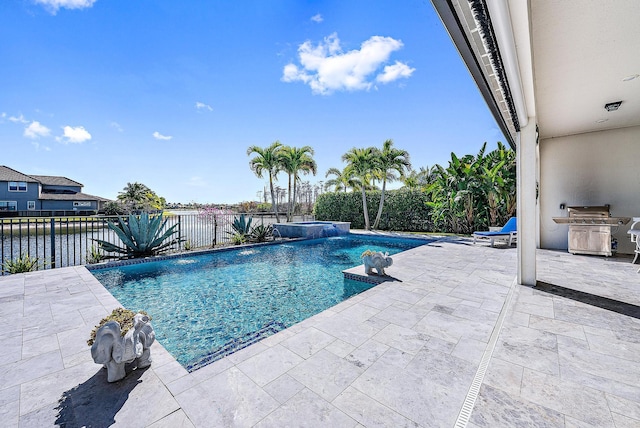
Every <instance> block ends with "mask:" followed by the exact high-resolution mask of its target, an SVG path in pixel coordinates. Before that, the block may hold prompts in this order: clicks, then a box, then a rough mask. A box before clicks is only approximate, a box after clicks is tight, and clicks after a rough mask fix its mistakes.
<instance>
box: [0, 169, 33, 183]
mask: <svg viewBox="0 0 640 428" xmlns="http://www.w3.org/2000/svg"><path fill="white" fill-rule="evenodd" d="M0 181H25V182H28V183H37V182H38V180H37V179H35V178H33V177H31V176H28V175H26V174H23V173H21V172H18V171H16V170H15V169H12V168H9V167H8V166H4V165H0Z"/></svg>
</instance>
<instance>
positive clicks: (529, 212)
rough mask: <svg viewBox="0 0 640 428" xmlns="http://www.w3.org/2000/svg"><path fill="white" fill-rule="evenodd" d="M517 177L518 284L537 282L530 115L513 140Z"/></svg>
mask: <svg viewBox="0 0 640 428" xmlns="http://www.w3.org/2000/svg"><path fill="white" fill-rule="evenodd" d="M516 159H517V161H516V176H517V179H518V195H517V203H518V212H517V216H518V283H519V284H523V285H530V286H534V285H536V230H537V221H538V219H537V216H536V202H537V201H536V165H537V159H536V120H535V118H532V117H530V118H529V122H528V124H527V126H525V127H523V128H520V132H519V133H518V134H517V141H516Z"/></svg>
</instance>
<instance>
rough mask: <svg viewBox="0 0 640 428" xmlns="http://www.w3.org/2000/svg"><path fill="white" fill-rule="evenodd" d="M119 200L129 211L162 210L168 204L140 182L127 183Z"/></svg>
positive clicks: (119, 195)
mask: <svg viewBox="0 0 640 428" xmlns="http://www.w3.org/2000/svg"><path fill="white" fill-rule="evenodd" d="M118 201H120V202H121V203H122V205H123V206H124V207H125V209H126V211H128V212H140V211H149V210H156V211H161V210H163V209H164V207H165V206H166V201H165V199H164V198H162V197H160V196H158V195H157V194H156V193H155V192H154V191H153V190H151V189H149V188H148V187H147V186H145V185H144V184H142V183H138V182H135V183H127V185H126V186H125V187H124V188H123V189H122V192H120V193H118Z"/></svg>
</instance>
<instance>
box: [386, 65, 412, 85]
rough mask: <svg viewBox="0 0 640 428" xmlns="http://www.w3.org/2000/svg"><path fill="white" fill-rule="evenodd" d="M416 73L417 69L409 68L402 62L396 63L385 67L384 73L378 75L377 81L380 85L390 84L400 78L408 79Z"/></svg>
mask: <svg viewBox="0 0 640 428" xmlns="http://www.w3.org/2000/svg"><path fill="white" fill-rule="evenodd" d="M414 71H416V69H415V68H411V67H409V66H408V65H407V64H404V63H402V62H400V61H396V63H395V64H393V65H387V66H385V67H384V70H383V72H382V73H380V74H378V76H377V77H376V81H378V82H380V83H389V82H393V81H394V80H398V79H400V78H408V77H410V76H411V74H413V72H414Z"/></svg>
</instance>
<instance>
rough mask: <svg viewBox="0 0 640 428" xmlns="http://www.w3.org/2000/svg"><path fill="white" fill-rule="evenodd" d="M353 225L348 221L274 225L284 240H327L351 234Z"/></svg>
mask: <svg viewBox="0 0 640 428" xmlns="http://www.w3.org/2000/svg"><path fill="white" fill-rule="evenodd" d="M350 226H351V223H350V222H348V221H300V222H294V223H276V224H274V225H273V228H274V230H277V232H276V233H275V235H276V236H278V235H279V236H281V237H282V238H306V239H313V238H326V237H330V236H340V235H347V234H349V229H350Z"/></svg>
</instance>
